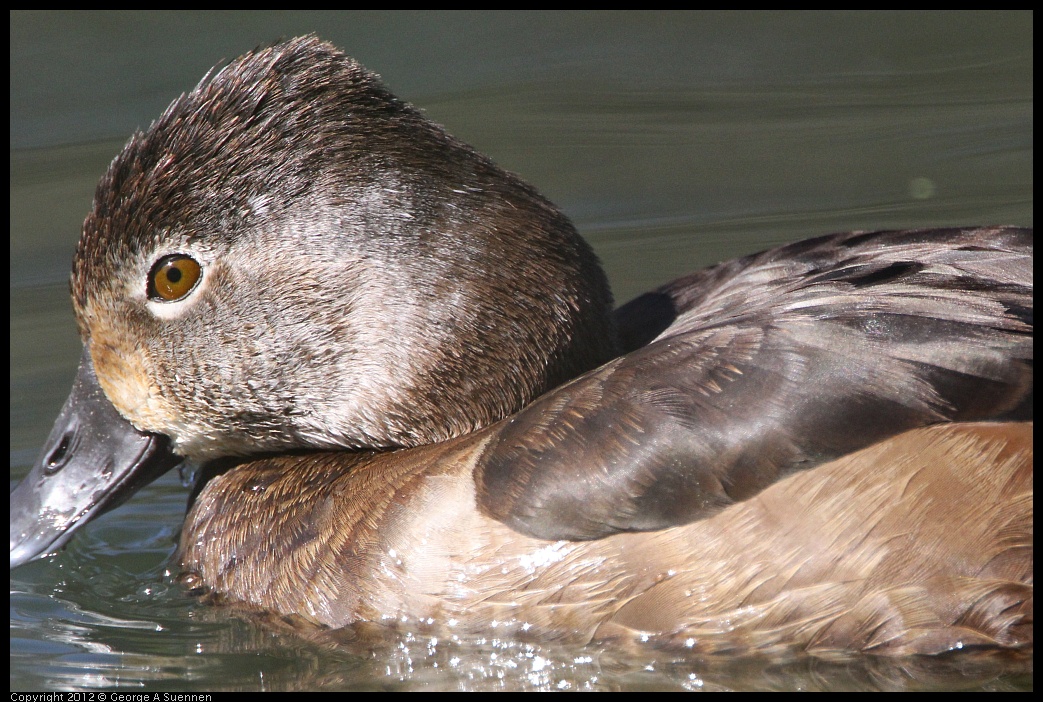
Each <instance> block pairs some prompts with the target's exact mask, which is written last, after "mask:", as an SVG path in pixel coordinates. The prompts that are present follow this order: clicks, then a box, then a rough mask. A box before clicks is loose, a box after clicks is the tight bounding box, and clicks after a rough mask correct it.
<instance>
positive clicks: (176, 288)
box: [148, 254, 203, 302]
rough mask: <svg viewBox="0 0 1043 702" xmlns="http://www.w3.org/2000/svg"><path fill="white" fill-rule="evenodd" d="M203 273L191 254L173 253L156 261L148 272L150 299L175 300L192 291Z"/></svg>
mask: <svg viewBox="0 0 1043 702" xmlns="http://www.w3.org/2000/svg"><path fill="white" fill-rule="evenodd" d="M202 275H203V269H202V268H201V267H200V265H199V263H198V262H197V261H196V260H195V259H194V258H192V257H191V256H186V255H185V254H174V255H172V256H164V257H163V258H161V259H159V260H158V261H156V264H155V265H154V266H152V270H151V271H150V272H149V274H148V296H149V299H150V300H158V301H160V302H175V301H177V300H182V299H184V298H185V297H187V296H188V294H189V293H190V292H192V290H193V288H195V287H196V283H198V282H199V279H200V278H201V277H202Z"/></svg>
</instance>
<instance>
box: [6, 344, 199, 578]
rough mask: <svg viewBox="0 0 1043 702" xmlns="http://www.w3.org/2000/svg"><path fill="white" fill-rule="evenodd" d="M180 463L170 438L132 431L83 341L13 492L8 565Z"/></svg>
mask: <svg viewBox="0 0 1043 702" xmlns="http://www.w3.org/2000/svg"><path fill="white" fill-rule="evenodd" d="M180 461H181V459H180V458H179V457H178V456H176V455H175V454H174V452H173V451H172V450H171V443H170V440H169V439H168V438H167V437H165V436H161V435H159V434H151V433H147V432H143V431H139V430H137V429H135V428H134V426H133V425H132V424H131V423H130V422H128V421H127V420H126V419H124V418H123V416H122V415H121V414H120V413H119V412H117V411H116V408H115V407H113V406H112V403H111V402H109V400H108V398H107V397H105V393H104V392H102V389H101V386H100V385H98V377H97V376H96V375H95V373H94V363H93V362H92V361H91V355H90V351H89V350H88V349H87V347H86V346H85V347H84V349H83V357H82V358H81V359H80V368H79V371H77V373H76V380H75V381H74V382H73V386H72V392H71V393H70V394H69V399H68V400H66V401H65V406H64V407H62V411H61V414H60V415H58V419H57V421H56V422H55V424H54V429H53V430H51V435H50V436H49V437H47V443H46V444H44V447H43V451H42V452H41V453H40V457H39V458H38V459H37V461H36V465H34V466H33V469H32V470H31V471H30V472H29V474H28V475H27V476H26V477H25V479H24V480H23V481H22V482H21V484H19V485H18V487H16V488H15V489H14V492H12V493H11V567H12V568H15V567H16V566H19V565H22V564H23V563H28V562H30V561H32V560H35V559H37V558H40V557H42V556H45V555H47V554H49V553H53V552H55V551H57V550H58V549H60V548H61V547H62V546H64V545H65V544H66V543H67V542H68V541H69V539H71V538H72V535H73V533H74V532H75V531H76V530H77V529H79V528H80V527H82V526H83V525H84V524H86V523H88V522H89V521H91V520H92V519H94V518H95V517H97V516H99V515H101V514H104V513H105V512H107V511H109V510H110V509H113V508H114V507H116V506H117V505H119V504H121V503H122V502H124V501H125V500H126V499H127V498H129V497H130V496H131V495H133V494H134V493H135V492H137V491H138V490H140V489H141V488H142V487H144V486H145V485H148V484H149V483H150V482H152V481H153V480H155V479H156V478H158V477H159V476H160V475H162V474H163V473H165V472H167V471H168V470H170V469H171V468H172V467H174V466H175V465H177V464H178V463H179V462H180Z"/></svg>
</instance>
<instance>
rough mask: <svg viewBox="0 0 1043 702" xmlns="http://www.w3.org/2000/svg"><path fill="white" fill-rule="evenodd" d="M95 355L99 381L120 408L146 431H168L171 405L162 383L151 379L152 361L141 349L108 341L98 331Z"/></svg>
mask: <svg viewBox="0 0 1043 702" xmlns="http://www.w3.org/2000/svg"><path fill="white" fill-rule="evenodd" d="M90 344H91V358H92V359H93V361H94V371H95V373H96V374H97V376H98V383H99V384H100V385H101V389H102V390H104V391H105V396H106V397H108V398H109V402H111V403H112V405H113V406H114V407H115V408H116V410H117V411H118V412H119V413H120V414H121V415H123V416H124V417H125V418H126V419H127V420H128V421H129V422H130V423H131V424H133V425H134V426H135V427H136V428H137V429H139V430H142V431H151V432H156V433H161V434H162V433H166V428H167V426H169V421H168V419H169V417H170V415H171V409H170V407H169V403H168V402H167V401H166V400H165V398H164V397H163V394H162V393H161V392H160V389H159V387H158V386H155V385H153V384H151V383H150V382H149V378H150V377H151V375H150V370H149V365H148V363H147V362H146V360H145V358H144V357H143V355H142V352H141V351H140V350H138V349H132V348H129V347H128V346H127V345H126V344H120V343H118V342H117V343H116V344H112V343H106V341H104V340H103V339H100V338H99V337H98V335H97V333H96V332H95V333H94V334H92V337H91V342H90Z"/></svg>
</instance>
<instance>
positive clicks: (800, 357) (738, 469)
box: [475, 227, 1032, 540]
mask: <svg viewBox="0 0 1043 702" xmlns="http://www.w3.org/2000/svg"><path fill="white" fill-rule="evenodd" d="M617 321H618V322H619V326H620V329H621V338H622V340H623V344H624V346H625V347H627V350H629V351H630V352H629V353H627V354H625V355H623V356H621V357H619V358H616V359H615V360H613V361H611V362H609V363H607V364H605V365H604V366H602V367H600V368H598V369H596V370H593V371H591V372H589V373H587V374H586V375H583V376H581V377H579V378H577V379H576V380H574V381H572V382H570V383H568V384H566V385H564V386H562V387H560V388H557V389H555V390H553V391H551V392H548V393H547V394H545V395H543V396H542V397H540V398H539V399H537V400H536V401H535V402H534V403H532V404H531V405H529V406H528V407H526V408H525V409H524V410H522V411H521V412H519V413H518V414H516V415H515V416H513V417H511V418H510V419H508V420H505V421H504V422H502V423H500V424H499V425H497V426H496V427H495V428H494V430H493V432H492V437H491V439H490V440H489V442H488V443H487V444H486V447H485V449H484V450H483V453H482V455H481V456H480V458H479V459H478V462H477V464H476V468H475V480H476V487H477V495H478V503H479V506H480V508H481V509H482V510H483V511H485V512H486V513H487V514H489V515H490V516H493V517H495V518H496V519H499V520H501V521H503V522H504V523H506V524H508V525H510V526H512V527H513V528H515V529H517V530H518V531H521V532H523V533H526V534H529V535H532V536H536V537H539V538H545V539H572V540H575V539H594V538H599V537H603V536H606V535H609V534H612V533H616V532H622V531H648V530H654V529H662V528H666V527H670V526H674V525H678V524H684V523H688V522H692V521H695V520H698V519H702V518H705V517H707V516H710V515H712V514H714V513H716V512H718V511H719V510H721V509H722V508H724V507H726V506H727V505H730V504H733V503H735V502H739V501H742V500H745V499H747V498H749V497H751V496H753V495H755V494H757V493H758V492H760V491H761V490H763V489H764V488H766V487H768V486H769V485H771V484H772V483H774V482H776V481H778V480H779V479H780V478H782V477H784V476H786V475H789V474H791V473H793V472H794V471H798V470H805V469H808V468H812V467H814V466H817V465H820V464H822V463H825V462H827V461H830V460H833V459H835V458H838V457H840V456H843V455H846V454H849V453H851V452H853V451H857V450H859V449H862V448H864V447H867V446H869V445H871V444H874V443H876V442H878V441H881V440H883V439H885V438H887V437H890V436H893V435H895V434H898V433H900V432H904V431H906V430H908V429H912V428H915V427H920V426H924V425H928V424H935V423H940V422H953V421H974V420H989V419H994V420H1026V419H1031V418H1032V230H1031V229H1019V228H1011V227H998V228H977V229H936V230H914V231H908V230H907V231H887V232H869V233H866V232H855V233H849V234H839V235H833V236H826V237H821V238H818V239H812V240H808V241H804V242H799V243H796V244H791V245H788V246H783V247H780V248H776V249H772V250H769V251H765V252H763V253H759V254H755V255H752V256H748V257H746V258H742V259H739V260H736V261H732V262H729V263H725V264H721V265H719V266H715V267H713V268H709V269H707V270H704V271H701V272H699V273H696V274H694V275H691V276H688V277H685V278H681V279H679V280H677V281H674V282H673V283H670V284H668V285H665V286H663V287H662V288H659V289H658V290H656V291H654V292H652V293H648V294H646V295H643V296H641V297H639V298H637V299H636V300H634V301H632V302H630V303H628V304H627V305H625V306H623V307H622V308H620V309H619V310H618V311H617Z"/></svg>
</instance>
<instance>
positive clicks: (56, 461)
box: [44, 431, 73, 475]
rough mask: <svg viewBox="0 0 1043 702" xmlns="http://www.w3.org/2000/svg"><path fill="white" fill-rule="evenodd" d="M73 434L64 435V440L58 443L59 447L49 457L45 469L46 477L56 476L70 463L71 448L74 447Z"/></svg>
mask: <svg viewBox="0 0 1043 702" xmlns="http://www.w3.org/2000/svg"><path fill="white" fill-rule="evenodd" d="M72 440H73V433H72V432H71V431H70V432H66V433H65V434H64V435H62V440H61V441H59V442H58V445H57V446H56V447H55V448H54V450H53V451H51V455H49V456H48V457H47V461H46V466H47V467H46V468H45V469H44V475H54V474H55V473H57V472H58V471H60V470H61V469H62V468H64V467H65V464H66V463H67V462H68V458H69V453H70V452H69V447H70V446H72Z"/></svg>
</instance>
